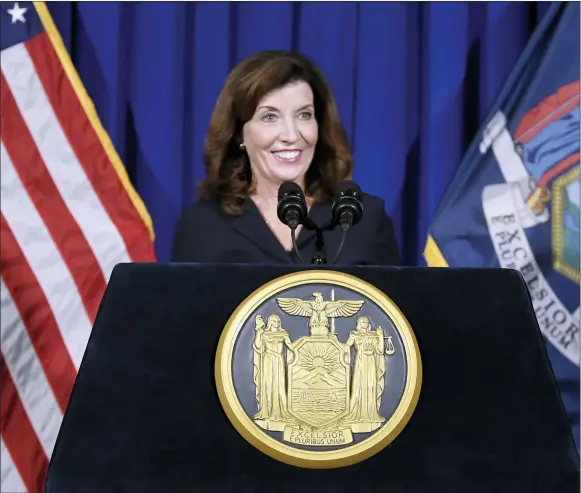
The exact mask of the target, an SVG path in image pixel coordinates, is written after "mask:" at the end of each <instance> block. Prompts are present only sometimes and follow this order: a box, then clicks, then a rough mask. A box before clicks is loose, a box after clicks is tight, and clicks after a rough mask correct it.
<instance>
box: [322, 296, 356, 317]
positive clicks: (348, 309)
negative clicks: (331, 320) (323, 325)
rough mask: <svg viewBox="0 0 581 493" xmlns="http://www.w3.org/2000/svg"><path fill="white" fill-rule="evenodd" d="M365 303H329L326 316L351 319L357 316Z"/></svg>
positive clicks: (326, 307) (345, 301)
mask: <svg viewBox="0 0 581 493" xmlns="http://www.w3.org/2000/svg"><path fill="white" fill-rule="evenodd" d="M363 303H365V302H364V301H363V300H361V301H347V300H344V301H327V304H326V305H325V314H326V315H327V317H351V316H353V315H355V314H356V313H357V312H358V311H359V310H360V309H361V307H362V306H363Z"/></svg>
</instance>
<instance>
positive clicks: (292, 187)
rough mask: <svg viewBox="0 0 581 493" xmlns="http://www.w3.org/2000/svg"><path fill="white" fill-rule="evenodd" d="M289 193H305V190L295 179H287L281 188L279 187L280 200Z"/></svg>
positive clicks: (300, 194)
mask: <svg viewBox="0 0 581 493" xmlns="http://www.w3.org/2000/svg"><path fill="white" fill-rule="evenodd" d="M288 194H293V195H299V196H302V195H303V190H302V189H301V187H300V186H298V185H297V184H296V183H295V182H294V181H285V182H284V183H283V184H282V185H281V186H280V187H279V188H278V200H280V199H281V198H282V197H284V196H285V195H288Z"/></svg>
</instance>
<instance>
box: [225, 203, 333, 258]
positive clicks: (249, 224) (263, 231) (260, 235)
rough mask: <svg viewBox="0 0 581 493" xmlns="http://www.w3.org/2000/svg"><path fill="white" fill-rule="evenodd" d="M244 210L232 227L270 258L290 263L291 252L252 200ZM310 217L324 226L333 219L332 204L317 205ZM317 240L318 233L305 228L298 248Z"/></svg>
mask: <svg viewBox="0 0 581 493" xmlns="http://www.w3.org/2000/svg"><path fill="white" fill-rule="evenodd" d="M243 208H244V213H243V214H242V215H241V216H236V217H234V218H233V219H232V227H233V228H234V229H235V230H236V231H238V233H240V234H241V235H243V236H245V237H246V238H247V239H248V240H250V241H251V242H252V243H254V244H255V245H256V246H258V247H259V248H260V249H261V250H263V251H264V252H265V253H266V254H268V255H269V256H273V257H276V258H277V259H278V260H279V261H282V262H284V263H287V262H289V259H290V252H287V251H286V250H285V249H284V248H283V246H282V245H281V244H280V242H279V241H278V239H277V238H276V236H275V235H274V233H273V232H272V231H271V230H270V228H269V227H268V224H266V221H265V220H264V218H263V217H262V214H260V211H259V210H258V208H257V207H256V205H255V204H254V202H253V201H252V199H246V200H245V202H244V205H243ZM308 216H309V218H310V219H311V220H313V221H314V222H315V223H316V224H317V225H318V226H324V225H325V224H326V223H327V221H328V220H329V219H330V217H331V204H330V203H318V204H315V205H314V206H313V207H311V209H310V210H309V214H308ZM289 235H290V228H289ZM315 238H316V233H315V232H314V231H308V230H307V229H306V228H305V227H304V226H303V227H302V228H301V230H300V231H299V234H298V236H297V246H298V247H299V249H300V248H302V247H304V246H305V245H306V244H308V243H309V242H314V241H315Z"/></svg>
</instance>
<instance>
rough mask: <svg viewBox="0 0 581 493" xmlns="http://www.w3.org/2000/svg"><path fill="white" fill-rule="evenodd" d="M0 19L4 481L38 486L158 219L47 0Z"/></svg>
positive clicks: (11, 9) (24, 487)
mask: <svg viewBox="0 0 581 493" xmlns="http://www.w3.org/2000/svg"><path fill="white" fill-rule="evenodd" d="M0 27H1V65H2V80H1V84H2V99H1V132H0V137H1V147H0V152H1V154H0V160H1V171H2V175H1V182H0V183H1V190H0V198H1V217H0V221H1V223H0V228H1V229H0V231H1V235H2V236H1V253H0V255H1V257H0V274H1V286H0V289H1V293H0V294H1V313H0V324H1V325H0V335H1V338H0V341H1V349H2V351H1V355H0V372H1V374H0V378H1V380H0V385H1V387H0V389H1V394H0V468H1V484H0V490H1V491H2V492H19V491H25V492H41V491H42V490H43V487H44V480H45V475H46V471H47V467H48V463H49V460H50V457H51V454H52V451H53V448H54V445H55V441H56V438H57V434H58V431H59V428H60V425H61V422H62V419H63V414H64V412H65V409H66V407H67V403H68V400H69V396H70V393H71V390H72V386H73V383H74V381H75V378H76V375H77V371H78V369H79V365H80V363H81V360H82V358H83V353H84V350H85V347H86V344H87V341H88V338H89V335H90V333H91V329H92V325H93V321H94V319H95V315H96V313H97V309H98V307H99V303H100V301H101V298H102V296H103V293H104V290H105V287H106V284H107V281H108V279H109V276H110V274H111V271H112V270H113V267H114V266H115V265H116V264H117V263H120V262H135V261H139V262H149V261H155V256H154V250H153V229H152V225H151V219H150V217H149V215H148V214H147V211H146V209H145V207H144V205H143V203H142V201H141V200H140V198H139V196H138V195H137V193H136V192H135V190H134V189H133V188H132V186H131V184H130V182H129V179H128V176H127V174H126V172H125V169H124V167H123V165H122V163H121V161H120V159H119V157H118V155H117V153H116V151H115V149H114V147H113V145H112V143H111V141H110V139H109V137H108V136H107V134H106V132H105V130H104V129H103V127H102V125H101V123H100V122H99V119H98V117H97V114H96V112H95V109H94V107H93V104H92V102H91V101H90V99H89V98H88V96H87V94H86V92H85V89H84V87H83V85H82V83H81V81H80V79H79V76H78V75H77V73H76V71H75V68H74V66H73V64H72V62H71V60H70V58H69V55H68V53H67V51H66V48H65V46H64V44H63V42H62V40H61V38H60V35H59V33H58V31H57V29H56V28H55V25H54V23H53V21H52V18H51V17H50V14H49V12H48V9H47V7H46V5H45V4H44V2H34V3H33V2H16V3H15V2H2V3H1V4H0Z"/></svg>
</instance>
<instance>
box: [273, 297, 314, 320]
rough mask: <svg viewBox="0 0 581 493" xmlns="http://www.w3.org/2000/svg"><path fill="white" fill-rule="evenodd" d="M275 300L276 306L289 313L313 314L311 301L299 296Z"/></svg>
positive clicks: (296, 314) (298, 314)
mask: <svg viewBox="0 0 581 493" xmlns="http://www.w3.org/2000/svg"><path fill="white" fill-rule="evenodd" d="M276 301H277V303H278V306H280V307H281V309H282V310H283V311H285V312H286V313H288V314H289V315H295V316H299V317H310V316H311V315H312V314H313V305H312V302H311V301H305V300H301V299H300V298H277V299H276Z"/></svg>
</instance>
